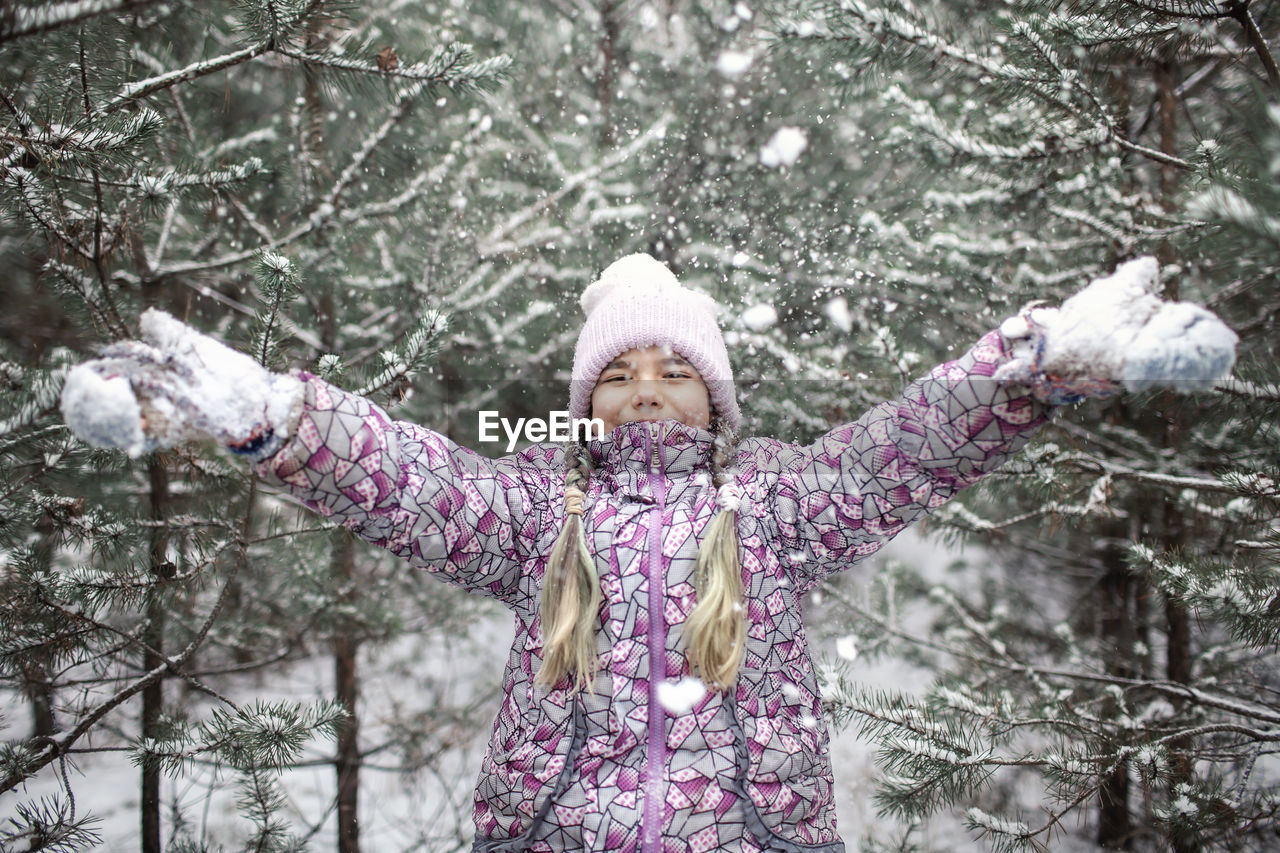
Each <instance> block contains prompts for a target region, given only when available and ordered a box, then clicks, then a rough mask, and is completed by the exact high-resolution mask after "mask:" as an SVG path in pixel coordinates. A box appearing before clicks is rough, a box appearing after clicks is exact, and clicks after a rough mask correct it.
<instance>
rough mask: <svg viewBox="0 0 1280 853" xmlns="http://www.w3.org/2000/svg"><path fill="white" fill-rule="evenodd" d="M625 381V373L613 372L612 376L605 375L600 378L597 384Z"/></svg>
mask: <svg viewBox="0 0 1280 853" xmlns="http://www.w3.org/2000/svg"><path fill="white" fill-rule="evenodd" d="M626 381H627V375H626V374H625V373H615V374H614V375H612V376H606V377H605V378H603V379H601V380H600V382H599V384H600V385H604V384H605V383H608V382H626Z"/></svg>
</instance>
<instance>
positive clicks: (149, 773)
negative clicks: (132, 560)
mask: <svg viewBox="0 0 1280 853" xmlns="http://www.w3.org/2000/svg"><path fill="white" fill-rule="evenodd" d="M147 475H148V478H149V480H150V483H151V520H152V521H163V520H164V518H165V516H166V515H168V512H169V472H168V471H167V470H166V469H165V466H164V461H163V459H162V458H161V456H160V455H159V454H156V453H153V454H151V456H150V458H149V459H148V460H147ZM168 549H169V536H168V533H167V531H165V529H164V528H163V527H155V528H153V529H152V532H151V549H150V567H151V579H152V581H153V583H155V584H156V587H154V588H153V589H151V590H150V591H149V592H148V594H147V603H146V620H147V621H146V630H144V631H143V634H142V641H143V642H144V643H145V644H146V649H145V650H144V651H143V662H142V667H143V670H144V671H146V672H150V671H151V670H153V669H155V668H156V667H158V666H161V665H162V664H163V663H164V658H163V655H164V617H165V608H164V600H163V599H164V593H163V589H162V588H161V586H162V585H163V583H164V582H165V580H167V579H168V578H169V577H172V575H173V565H172V564H171V563H170V562H169V555H168ZM163 706H164V679H156V681H155V682H154V683H153V684H151V685H150V686H148V687H147V688H145V689H144V690H143V691H142V739H143V740H144V741H145V740H147V739H150V738H154V737H156V736H157V735H158V734H159V733H158V731H157V729H158V725H159V722H160V712H161V709H162V708H163ZM141 819H142V837H141V845H140V846H141V848H142V851H143V853H161V849H162V848H161V844H160V767H159V765H157V764H152V763H147V764H143V766H142V815H141Z"/></svg>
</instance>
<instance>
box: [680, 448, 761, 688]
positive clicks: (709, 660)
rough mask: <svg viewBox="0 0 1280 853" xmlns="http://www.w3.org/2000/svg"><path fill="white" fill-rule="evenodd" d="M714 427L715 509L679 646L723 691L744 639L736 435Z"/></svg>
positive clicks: (710, 683) (733, 672) (734, 669)
mask: <svg viewBox="0 0 1280 853" xmlns="http://www.w3.org/2000/svg"><path fill="white" fill-rule="evenodd" d="M715 432H716V441H715V449H714V450H713V452H712V457H711V482H712V484H713V485H714V486H715V487H716V505H717V507H716V509H717V511H716V515H715V518H713V519H712V520H711V524H710V526H709V527H708V529H707V536H706V538H705V539H703V540H702V545H701V546H700V547H699V548H698V560H697V564H696V566H695V569H694V582H695V585H696V587H697V591H698V605H697V607H695V608H694V610H693V613H691V614H690V615H689V621H688V622H687V623H685V636H686V637H687V642H686V644H685V647H686V650H687V652H688V655H689V664H690V666H692V667H693V668H694V669H695V670H696V671H697V672H698V673H699V675H701V676H702V680H703V681H704V682H705V683H706V684H707V686H709V687H712V688H715V689H718V690H728V689H729V688H730V687H731V686H732V685H733V683H734V681H736V680H737V678H738V668H739V667H740V666H741V664H742V655H743V652H744V650H745V649H746V639H747V622H746V611H745V610H744V609H743V606H742V599H743V593H744V589H743V585H742V562H741V558H740V557H739V555H738V511H739V510H740V509H741V508H742V488H741V487H740V486H739V485H738V484H737V482H736V481H735V479H734V464H735V462H736V461H737V457H738V439H737V436H735V435H734V434H733V433H732V432H731V431H729V430H727V429H725V428H723V427H720V426H717V427H716V428H715Z"/></svg>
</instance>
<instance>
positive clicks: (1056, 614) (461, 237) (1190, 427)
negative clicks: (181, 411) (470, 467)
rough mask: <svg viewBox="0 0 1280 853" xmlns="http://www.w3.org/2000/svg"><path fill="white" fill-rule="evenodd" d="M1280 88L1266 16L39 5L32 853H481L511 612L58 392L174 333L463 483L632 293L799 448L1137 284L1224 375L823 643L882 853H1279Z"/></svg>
mask: <svg viewBox="0 0 1280 853" xmlns="http://www.w3.org/2000/svg"><path fill="white" fill-rule="evenodd" d="M1278 45H1280V2H1275V0H1253V2H1249V0H1224V2H1183V1H1182V0H1097V2H1089V0H1078V1H1074V0H1073V2H1065V1H1064V2H1047V3H1046V2H1030V0H919V2H915V3H913V2H904V1H903V0H830V2H820V0H767V2H764V0H761V2H757V0H742V2H736V3H734V2H728V0H715V1H714V2H691V0H472V2H464V0H413V2H406V0H366V2H360V3H356V2H342V0H200V2H194V0H165V2H159V0H66V2H52V0H50V2H4V3H0V213H2V214H3V219H2V220H0V264H2V269H3V274H2V278H0V287H2V288H3V290H2V291H0V298H2V299H3V303H2V304H3V311H0V387H2V388H3V391H2V392H0V741H2V743H0V849H3V850H14V851H19V850H62V851H72V850H87V849H94V848H95V847H103V846H106V847H107V848H109V849H118V850H124V849H135V848H136V849H141V850H143V851H146V853H156V851H161V850H170V851H205V850H209V851H212V850H237V849H251V850H256V851H267V850H272V851H274V850H296V849H302V848H303V847H310V848H311V849H317V850H340V851H343V853H349V852H350V851H356V850H359V849H362V846H363V849H365V850H370V849H375V848H376V849H379V850H392V849H403V850H423V851H452V850H465V849H468V848H469V846H470V832H471V828H470V790H471V786H472V784H473V782H474V774H475V768H476V766H477V764H478V762H477V760H476V752H475V750H476V749H477V748H482V746H483V743H484V740H485V738H486V736H487V733H488V730H489V725H490V719H491V714H492V710H493V708H494V707H495V705H494V701H495V696H494V692H493V690H494V685H496V684H497V681H496V679H493V680H488V681H486V680H484V679H483V678H480V677H477V676H476V673H477V672H480V673H482V674H483V673H487V672H488V671H491V670H492V669H493V668H494V667H496V666H497V665H498V664H497V663H494V662H492V661H490V660H489V659H490V658H492V657H493V655H492V649H493V648H494V647H500V646H501V644H502V643H503V642H505V641H504V640H502V639H501V630H502V629H503V627H504V624H503V623H504V620H503V617H502V615H501V614H500V613H495V612H494V611H493V610H492V609H490V608H488V607H487V606H486V605H485V604H484V603H483V602H479V601H473V600H471V599H468V598H467V597H466V596H464V595H462V594H461V593H458V592H456V591H454V590H451V589H447V588H445V587H443V586H442V585H440V584H437V583H435V582H434V581H431V580H429V579H426V578H425V576H419V575H417V574H414V573H410V572H406V571H404V570H403V569H402V568H401V567H400V566H398V565H397V564H395V562H394V561H392V560H390V559H389V558H388V557H386V556H385V555H383V554H381V553H379V552H376V551H375V550H373V549H371V548H368V547H366V546H364V545H363V544H362V543H355V542H353V541H352V540H351V539H349V538H348V537H347V536H346V535H345V534H344V533H343V532H342V531H340V530H336V529H333V528H331V527H329V526H327V525H326V524H324V523H323V522H322V521H320V520H319V519H317V518H315V517H312V516H310V515H308V514H306V513H304V512H302V511H301V510H300V509H299V508H298V507H297V506H296V505H294V504H292V503H291V502H289V501H287V500H285V499H283V498H281V497H279V496H277V495H273V494H270V493H267V492H264V491H263V490H261V489H259V488H257V487H256V486H255V484H254V482H253V481H252V478H250V477H249V476H248V472H247V470H246V468H245V466H244V465H243V464H241V463H240V462H238V461H237V460H235V459H233V458H230V457H228V456H225V455H223V454H220V453H218V452H215V451H212V450H211V449H210V448H192V449H189V450H183V451H182V452H170V453H158V454H153V455H150V456H146V457H143V458H138V459H129V458H127V457H125V456H124V455H123V454H118V453H111V452H103V451H96V450H92V449H90V448H88V447H86V446H84V445H83V444H81V443H79V442H78V441H76V440H75V439H74V438H73V437H72V436H71V435H69V433H68V431H67V429H66V427H65V426H64V425H63V424H62V422H61V418H60V416H59V414H58V410H57V400H58V392H59V389H60V386H61V380H62V376H63V375H64V373H65V371H66V370H67V368H68V367H69V366H70V365H72V364H74V363H76V362H77V361H79V360H82V359H84V358H86V357H90V356H91V355H93V353H94V352H95V351H96V350H97V348H99V347H101V346H102V345H104V344H106V343H108V342H110V341H114V340H120V339H122V338H128V337H131V336H132V335H133V334H134V333H135V332H136V329H137V318H138V315H139V313H140V312H141V311H142V310H144V309H145V308H146V307H148V306H159V307H161V308H164V309H165V310H168V311H170V312H172V313H174V314H176V315H178V316H179V317H181V318H183V319H185V320H187V321H188V322H190V323H193V324H194V325H196V326H198V327H199V328H201V329H203V330H205V331H208V332H211V333H213V334H215V335H217V336H218V337H220V338H221V339H223V340H225V341H227V342H229V343H232V344H233V345H236V346H239V347H241V348H244V349H246V350H248V351H250V352H252V353H254V354H255V355H256V356H258V357H260V358H261V359H262V360H263V361H264V362H265V363H266V364H267V365H268V366H269V367H271V368H273V369H285V368H289V367H300V368H303V369H307V370H310V371H313V372H315V373H318V374H320V375H322V376H325V377H326V378H331V379H333V381H336V382H338V383H340V384H342V385H344V386H345V387H348V388H352V389H360V390H361V391H363V392H364V393H366V394H369V395H371V396H372V397H373V398H375V399H376V400H378V401H379V402H380V403H383V404H386V405H388V406H389V407H390V408H391V411H392V412H393V413H394V414H395V415H396V416H398V417H403V418H407V419H412V420H415V421H417V422H420V423H423V424H425V425H427V426H430V427H432V428H435V429H438V430H441V431H443V432H446V433H448V434H450V435H452V436H454V437H456V438H457V439H458V440H460V441H462V442H464V443H469V444H473V443H474V440H475V431H476V427H475V423H476V412H477V411H478V410H480V409H498V410H500V411H501V412H502V414H503V415H504V416H507V417H511V418H514V417H521V416H530V415H538V416H545V413H546V412H547V411H548V410H551V409H560V408H563V407H564V403H565V391H566V389H567V375H568V367H569V364H570V359H571V348H572V344H573V340H574V338H575V335H576V333H577V329H578V327H579V324H580V313H579V310H578V308H577V296H578V294H579V293H580V292H581V290H582V288H583V287H584V286H585V285H586V284H587V283H588V282H590V281H591V280H592V279H593V278H594V276H595V275H596V274H597V273H598V272H599V270H600V269H601V268H603V267H604V266H605V265H607V264H608V263H609V262H610V261H612V260H613V259H615V258H617V257H619V256H621V255H623V254H625V253H629V252H633V251H648V252H651V253H653V254H654V255H656V256H657V257H659V258H661V259H662V260H664V261H666V262H667V263H669V264H670V265H671V266H672V268H673V269H675V270H676V271H677V273H678V274H679V275H680V276H681V278H682V280H683V281H685V282H686V283H687V284H688V285H690V286H693V287H695V288H698V289H701V290H703V291H705V292H707V293H709V294H711V295H713V296H714V297H715V298H716V299H717V300H718V301H719V302H720V304H721V305H722V307H723V309H724V316H723V324H724V327H725V329H726V338H727V340H728V342H729V345H730V351H731V354H732V356H733V358H734V363H735V369H736V370H737V372H738V375H739V377H740V380H739V387H740V389H741V396H742V402H743V409H744V412H745V414H746V417H747V430H746V431H747V432H748V433H767V434H771V435H777V436H780V437H784V438H788V439H792V440H797V441H807V440H810V439H812V438H813V437H814V436H816V435H817V434H819V433H820V432H821V431H823V430H824V429H826V428H827V427H829V426H830V425H833V424H835V423H838V422H840V421H842V420H846V419H851V418H854V417H856V416H857V415H858V414H860V412H861V411H862V410H863V409H864V408H865V407H866V406H867V405H869V404H871V403H873V402H877V401H879V400H882V399H885V398H886V397H887V396H891V395H893V394H895V393H896V392H897V390H898V389H899V388H900V387H901V386H902V385H903V384H904V383H905V382H906V381H907V380H908V379H909V378H911V377H912V376H913V375H916V374H918V373H920V372H922V371H924V370H926V369H927V368H928V367H929V366H930V365H931V364H932V363H934V362H936V361H938V360H941V359H944V358H946V357H948V356H953V355H956V354H958V353H959V352H961V351H963V349H964V348H966V347H967V346H968V345H969V344H970V343H971V342H972V341H974V340H975V339H976V338H977V337H978V336H980V335H981V334H982V333H983V332H984V331H985V330H987V329H989V328H991V327H993V326H994V325H996V324H998V323H999V321H1000V320H1001V319H1003V318H1004V317H1006V316H1008V315H1010V314H1012V313H1014V312H1016V311H1017V309H1018V308H1019V307H1021V306H1022V305H1023V304H1025V303H1026V302H1028V301H1030V300H1032V299H1045V300H1049V301H1051V302H1055V301H1058V300H1060V299H1062V298H1063V297H1064V296H1066V295H1069V294H1070V293H1072V292H1074V291H1075V290H1077V289H1079V288H1080V287H1081V286H1083V285H1084V284H1085V283H1087V282H1088V280H1089V279H1090V278H1092V277H1095V276H1098V275H1100V274H1104V273H1106V272H1109V271H1110V270H1111V269H1112V268H1113V267H1114V266H1115V264H1116V263H1117V262H1119V261H1122V260H1124V259H1127V258H1130V257H1133V256H1136V255H1140V254H1152V255H1155V256H1157V257H1158V258H1159V259H1160V260H1161V262H1162V263H1163V265H1164V266H1163V279H1164V286H1165V295H1166V297H1168V298H1180V299H1189V300H1194V301H1197V302H1200V303H1202V304H1205V305H1207V306H1209V307H1210V308H1212V309H1213V310H1214V311H1216V312H1218V313H1219V314H1220V315H1221V316H1223V317H1224V318H1225V319H1226V320H1227V321H1228V322H1229V323H1230V324H1231V325H1232V326H1233V327H1234V328H1235V329H1236V330H1237V331H1238V332H1239V334H1240V336H1241V348H1240V351H1241V359H1240V363H1239V365H1238V367H1237V371H1236V376H1237V378H1236V379H1234V380H1233V381H1231V382H1229V383H1224V384H1222V385H1220V386H1219V387H1216V388H1213V389H1205V391H1204V392H1203V393H1201V394H1197V395H1191V396H1174V395H1171V394H1167V393H1157V394H1145V395H1130V396H1125V397H1122V398H1119V399H1117V400H1113V401H1109V402H1106V403H1094V404H1089V405H1085V406H1081V407H1078V408H1076V409H1073V410H1070V411H1065V412H1063V413H1062V414H1061V415H1060V417H1059V418H1058V420H1057V421H1056V422H1055V424H1054V425H1053V426H1052V427H1051V428H1049V429H1047V430H1046V431H1045V432H1044V433H1043V434H1042V436H1041V438H1040V439H1038V440H1037V442H1036V443H1035V444H1034V445H1033V446H1032V447H1031V448H1030V449H1029V450H1028V451H1027V452H1026V453H1024V454H1023V455H1022V456H1020V457H1019V458H1018V459H1017V460H1016V461H1015V462H1013V463H1012V464H1010V465H1009V466H1008V467H1007V468H1006V469H1005V470H1004V471H1002V472H1001V473H1000V474H999V475H998V476H996V477H994V478H992V480H991V482H989V483H988V484H984V485H983V486H982V487H981V488H980V489H978V490H975V492H974V493H972V494H968V495H966V496H965V498H964V499H963V500H962V501H960V502H959V503H957V504H956V505H954V506H950V507H947V508H945V509H944V510H943V511H942V512H940V513H939V514H938V515H937V516H935V517H934V518H933V519H931V520H930V521H929V522H928V524H927V528H926V529H927V531H928V532H930V533H931V534H935V535H942V536H944V537H947V540H946V541H948V542H950V543H953V544H955V543H959V542H961V541H963V542H965V543H968V546H969V547H968V548H967V549H966V550H965V551H964V552H963V553H962V555H961V556H959V557H957V558H956V559H955V560H954V561H951V560H950V559H948V561H947V564H946V565H941V566H940V565H938V564H937V562H938V561H937V560H936V559H934V560H922V561H915V560H912V559H894V560H881V561H878V562H876V563H874V564H867V565H864V566H862V567H860V568H859V569H857V570H855V571H854V572H852V573H850V575H849V576H848V577H845V578H841V579H839V580H838V581H837V582H836V583H832V584H830V585H828V586H827V587H826V588H824V589H823V590H822V591H821V593H820V594H819V595H818V596H815V599H814V600H813V601H812V602H810V611H811V612H810V619H811V621H813V623H814V625H815V627H819V628H821V629H822V630H823V631H825V632H827V633H828V634H829V635H830V637H831V645H830V648H832V649H834V650H835V653H834V654H829V655H827V657H826V661H825V664H824V671H825V675H826V681H827V699H828V705H829V711H830V715H831V717H832V720H833V721H834V722H835V723H836V725H837V727H839V728H840V729H841V730H842V731H843V732H844V733H845V734H844V735H842V737H848V738H854V737H857V738H860V739H861V742H863V743H866V744H869V745H870V746H871V747H872V748H873V749H875V750H876V752H877V763H878V765H879V773H878V774H877V776H876V778H875V780H874V782H875V799H874V803H864V804H863V805H864V806H865V808H864V809H863V810H864V811H866V812H872V811H874V810H876V809H879V811H880V814H879V816H878V817H875V818H873V819H868V820H867V821H866V822H865V823H862V824H855V825H847V824H846V825H845V826H844V827H843V831H844V834H845V836H846V840H847V841H848V843H849V846H850V849H860V850H866V851H887V850H956V849H970V848H972V849H997V850H1012V849H1052V850H1068V849H1069V850H1090V849H1096V848H1098V847H1102V848H1111V849H1131V850H1176V851H1193V850H1275V849H1277V848H1278V847H1280V825H1278V824H1277V809H1280V787H1278V786H1280V763H1278V762H1277V759H1276V756H1275V752H1276V750H1277V745H1278V744H1280V666H1278V665H1277V664H1278V662H1280V661H1278V658H1277V655H1276V649H1277V641H1278V639H1280V583H1278V581H1280V565H1278V564H1277V556H1278V554H1280V526H1278V522H1280V486H1278V485H1277V483H1280V367H1278V362H1277V356H1278V352H1277V348H1278V347H1280V334H1278V316H1277V315H1278V313H1280V274H1278V273H1280V72H1278V71H1277V65H1276V58H1275V54H1276V51H1277V46H1278ZM482 449H483V450H485V451H486V452H497V449H496V448H495V447H494V446H493V445H486V446H484V447H483V448H482ZM495 631H496V633H497V638H496V639H495ZM498 657H501V656H498ZM486 666H487V667H489V670H486V669H485V667H486ZM873 666H874V667H879V668H880V671H888V672H899V673H910V674H911V677H910V678H907V677H906V676H905V675H903V676H902V677H901V678H890V679H887V682H888V683H891V684H898V685H901V684H905V683H907V682H908V681H912V680H913V679H914V680H915V681H913V683H916V682H918V684H919V687H918V689H912V690H901V689H893V690H890V689H881V688H875V687H869V686H865V685H866V684H867V681H866V679H865V677H864V676H865V675H866V674H867V672H868V669H869V668H870V667H873ZM886 667H887V670H885V669H884V668H886ZM882 681H883V679H882ZM378 780H382V782H381V783H379V782H378ZM387 780H390V781H389V782H388V781H387ZM864 781H865V780H851V779H847V778H843V777H841V775H840V766H839V765H837V783H838V786H839V788H838V790H841V791H844V792H845V793H842V794H840V795H839V796H840V798H841V799H848V798H849V797H850V796H852V795H851V794H850V793H849V792H848V786H849V783H851V782H858V783H862V782H864ZM378 784H381V785H382V787H375V785H378ZM388 790H398V791H400V792H401V794H400V799H401V800H404V801H408V802H410V803H411V804H412V806H413V809H412V810H411V811H410V812H408V813H406V814H407V816H405V815H404V814H402V815H401V816H400V817H399V818H397V820H399V821H401V823H400V825H398V826H397V828H396V829H397V832H398V834H396V835H394V838H395V841H394V842H392V841H390V840H388V839H389V838H391V837H393V836H391V835H388V834H387V833H386V831H385V830H386V824H387V823H388V822H389V821H390V820H391V818H390V817H388V816H387V815H388V807H387V802H386V800H387V798H388V797H389V796H392V795H389V794H387V793H386V792H387V791H388ZM860 790H861V791H862V793H860V794H858V795H857V796H860V797H864V798H867V799H869V798H870V794H869V793H867V792H866V790H865V789H860ZM102 804H105V805H102ZM121 826H124V827H126V829H124V830H121V829H120V828H119V827H121ZM931 827H932V828H933V829H931ZM937 827H944V828H945V830H939V829H937ZM379 833H381V834H379ZM374 838H378V839H381V840H378V841H376V842H375V841H373V840H371V839H374Z"/></svg>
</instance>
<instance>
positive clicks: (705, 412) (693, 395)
mask: <svg viewBox="0 0 1280 853" xmlns="http://www.w3.org/2000/svg"><path fill="white" fill-rule="evenodd" d="M677 405H678V407H679V408H680V412H681V415H682V417H681V420H682V421H684V423H685V424H687V425H689V426H695V427H705V426H709V425H710V424H711V397H710V396H709V395H708V394H707V389H706V388H690V389H689V391H688V393H685V394H682V395H680V398H679V400H678V402H677Z"/></svg>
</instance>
